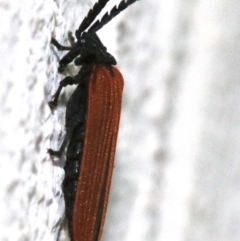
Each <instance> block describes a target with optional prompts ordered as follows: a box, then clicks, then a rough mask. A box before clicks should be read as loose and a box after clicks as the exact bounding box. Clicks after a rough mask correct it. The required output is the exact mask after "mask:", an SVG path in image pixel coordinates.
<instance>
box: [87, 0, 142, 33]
mask: <svg viewBox="0 0 240 241" xmlns="http://www.w3.org/2000/svg"><path fill="white" fill-rule="evenodd" d="M136 1H138V0H127V1H126V2H125V0H122V1H121V2H120V4H119V5H118V7H117V6H114V8H113V9H112V10H111V12H110V13H105V14H104V15H103V17H102V19H101V20H100V21H99V20H97V21H96V22H95V23H94V24H93V25H92V26H91V27H90V28H89V30H88V31H87V33H95V32H97V31H98V30H99V29H101V28H102V27H103V26H104V25H105V24H107V23H108V22H109V21H111V20H112V19H113V18H114V17H116V16H117V15H118V14H119V13H120V12H122V11H123V10H124V9H126V8H127V7H128V6H129V5H131V4H133V3H135V2H136Z"/></svg>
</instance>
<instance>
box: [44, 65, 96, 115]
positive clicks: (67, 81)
mask: <svg viewBox="0 0 240 241" xmlns="http://www.w3.org/2000/svg"><path fill="white" fill-rule="evenodd" d="M91 70H92V65H84V66H82V68H81V69H80V71H79V72H78V74H77V75H75V76H74V77H71V76H67V77H66V78H64V79H63V80H61V81H60V83H59V86H58V89H57V91H56V93H55V94H54V95H53V96H52V100H51V101H49V102H48V105H49V106H50V108H51V109H52V110H54V109H55V108H56V107H57V102H58V98H59V95H60V93H61V91H62V88H63V87H66V86H67V85H74V84H79V83H80V82H86V81H87V80H88V78H89V75H90V73H91Z"/></svg>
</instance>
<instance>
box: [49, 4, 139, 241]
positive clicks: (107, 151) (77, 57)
mask: <svg viewBox="0 0 240 241" xmlns="http://www.w3.org/2000/svg"><path fill="white" fill-rule="evenodd" d="M108 1H109V0H99V1H98V2H96V3H95V4H94V6H93V8H92V9H90V10H89V12H88V14H87V16H86V17H85V18H84V20H83V21H82V23H81V24H80V26H79V28H78V29H77V30H76V32H75V37H76V41H75V39H74V37H73V36H72V35H71V34H69V40H70V43H71V46H62V45H61V44H60V43H59V42H58V41H57V40H56V39H54V38H52V40H51V43H52V44H53V45H54V46H55V47H56V48H57V49H58V50H62V51H68V53H67V54H66V55H65V56H64V57H63V58H62V59H61V60H60V61H59V67H58V72H59V73H62V72H63V71H64V70H65V69H66V67H67V65H68V64H69V63H71V62H72V61H74V64H75V65H76V66H81V69H80V70H79V72H78V74H77V75H76V76H73V77H71V76H67V77H65V78H64V79H63V80H61V81H60V84H59V87H58V89H57V91H56V93H55V94H54V95H53V97H52V100H51V101H50V102H49V106H50V108H51V109H52V110H54V109H55V108H56V107H57V102H58V99H59V96H60V93H61V91H62V88H64V87H66V86H67V85H73V84H76V85H77V87H76V89H75V90H74V92H73V93H72V95H71V97H70V98H69V100H68V103H67V106H66V116H65V128H66V135H65V137H64V140H63V142H62V144H61V146H60V148H59V150H52V149H48V152H49V153H50V154H51V155H53V156H54V155H55V156H61V155H63V153H64V150H65V147H66V146H67V145H68V148H67V152H66V164H65V167H64V170H65V179H64V182H63V193H64V199H65V206H66V217H67V220H68V226H69V233H70V237H71V240H72V241H77V240H78V241H99V240H100V238H101V234H102V230H103V225H104V220H105V215H106V208H107V202H108V196H109V189H110V184H111V177H112V171H113V166H114V156H115V149H116V141H117V134H118V127H119V120H120V112H121V100H122V91H123V77H122V75H121V73H120V72H119V70H118V69H117V68H116V67H114V65H116V60H115V58H114V57H113V56H112V55H111V54H110V53H108V52H107V48H106V47H105V46H104V45H103V44H102V42H101V41H100V39H99V37H98V36H97V34H96V32H97V31H98V30H99V29H101V28H102V27H103V26H104V25H105V24H107V23H108V22H109V21H111V19H112V18H114V17H115V16H117V15H118V14H119V13H120V12H121V11H123V10H124V9H126V8H127V7H128V6H129V5H131V4H133V3H134V2H136V1H137V0H127V1H126V2H125V0H122V1H121V2H120V4H119V5H118V7H116V6H115V7H113V9H112V10H111V11H110V13H106V14H105V15H104V16H103V17H102V19H101V20H97V21H95V18H96V17H97V15H98V14H99V13H100V12H101V11H102V9H103V8H104V7H105V5H106V4H107V2H108ZM94 21H95V22H94Z"/></svg>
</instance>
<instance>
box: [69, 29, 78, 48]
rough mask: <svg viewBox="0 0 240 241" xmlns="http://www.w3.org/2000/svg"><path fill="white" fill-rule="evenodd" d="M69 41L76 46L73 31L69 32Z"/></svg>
mask: <svg viewBox="0 0 240 241" xmlns="http://www.w3.org/2000/svg"><path fill="white" fill-rule="evenodd" d="M68 41H69V43H70V44H71V46H74V45H75V44H76V42H75V38H74V36H73V33H72V32H71V31H69V32H68Z"/></svg>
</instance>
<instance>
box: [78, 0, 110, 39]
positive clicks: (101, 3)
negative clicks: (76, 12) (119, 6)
mask: <svg viewBox="0 0 240 241" xmlns="http://www.w3.org/2000/svg"><path fill="white" fill-rule="evenodd" d="M108 1H109V0H98V2H96V3H95V4H94V6H93V8H92V9H90V10H89V12H88V14H87V16H86V17H85V18H84V19H83V21H82V22H81V24H80V26H79V28H78V30H76V37H77V38H80V35H81V34H82V32H83V31H84V30H86V29H87V28H88V27H89V26H90V25H91V24H92V22H93V21H94V19H95V18H96V17H97V15H98V14H99V13H100V12H101V10H102V9H103V8H104V7H105V5H106V4H107V2H108Z"/></svg>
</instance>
